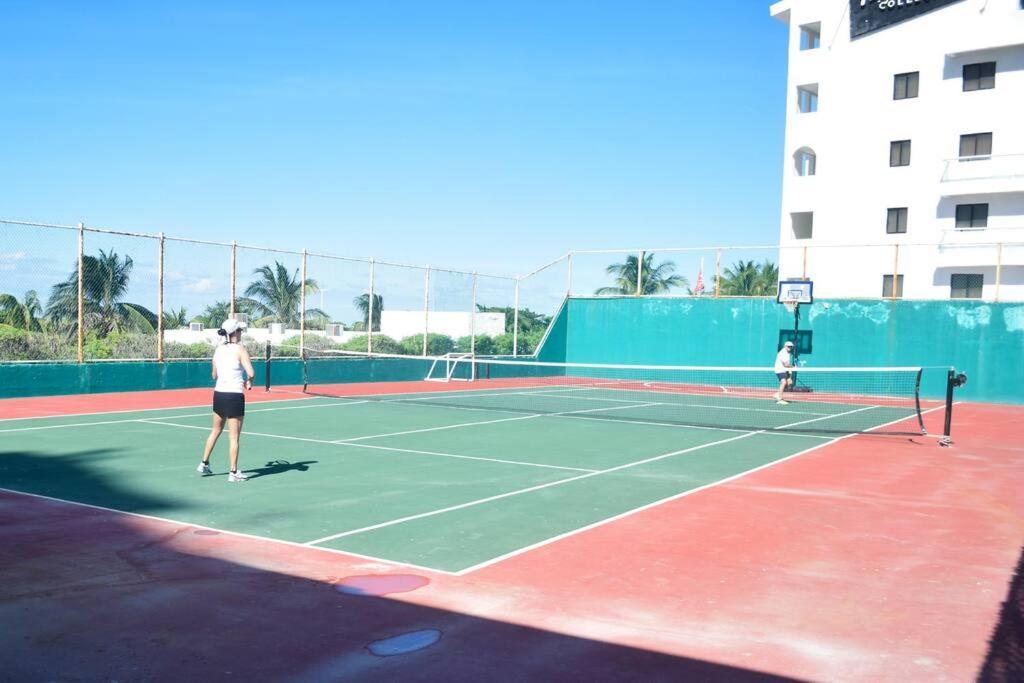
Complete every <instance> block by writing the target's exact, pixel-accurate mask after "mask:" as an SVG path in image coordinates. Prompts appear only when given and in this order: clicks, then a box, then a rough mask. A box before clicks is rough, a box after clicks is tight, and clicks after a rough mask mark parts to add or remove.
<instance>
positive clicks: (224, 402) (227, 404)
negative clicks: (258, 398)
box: [213, 391, 245, 420]
mask: <svg viewBox="0 0 1024 683" xmlns="http://www.w3.org/2000/svg"><path fill="white" fill-rule="evenodd" d="M213 412H215V413H217V415H219V416H221V417H222V418H224V419H225V420H228V419H230V418H233V417H245V394H236V393H233V392H230V391H215V392H213Z"/></svg>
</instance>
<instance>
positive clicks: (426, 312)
mask: <svg viewBox="0 0 1024 683" xmlns="http://www.w3.org/2000/svg"><path fill="white" fill-rule="evenodd" d="M425 273H426V274H425V275H424V276H423V355H424V357H426V355H427V335H429V334H430V266H427V269H426V271H425Z"/></svg>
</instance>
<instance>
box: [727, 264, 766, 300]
mask: <svg viewBox="0 0 1024 683" xmlns="http://www.w3.org/2000/svg"><path fill="white" fill-rule="evenodd" d="M778 281H779V269H778V267H777V266H776V265H775V264H774V263H772V262H771V261H768V260H765V262H764V263H762V264H760V265H758V264H756V263H754V262H753V261H737V262H736V263H734V264H733V265H732V267H731V268H726V269H725V271H723V273H722V282H721V292H722V294H725V295H726V296H769V295H771V294H773V293H775V289H776V287H777V283H778Z"/></svg>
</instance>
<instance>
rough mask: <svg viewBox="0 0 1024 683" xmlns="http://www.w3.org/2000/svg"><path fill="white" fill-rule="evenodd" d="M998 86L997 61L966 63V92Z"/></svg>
mask: <svg viewBox="0 0 1024 683" xmlns="http://www.w3.org/2000/svg"><path fill="white" fill-rule="evenodd" d="M994 87H996V63H995V62H981V63H980V64H964V92H970V91H972V90H991V89H992V88H994Z"/></svg>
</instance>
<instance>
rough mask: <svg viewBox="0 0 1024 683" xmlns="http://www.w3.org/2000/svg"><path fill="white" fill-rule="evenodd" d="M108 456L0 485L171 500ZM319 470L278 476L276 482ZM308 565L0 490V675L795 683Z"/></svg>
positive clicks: (140, 501)
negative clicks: (521, 620)
mask: <svg viewBox="0 0 1024 683" xmlns="http://www.w3.org/2000/svg"><path fill="white" fill-rule="evenodd" d="M98 457H112V454H111V453H110V452H107V451H83V452H80V453H77V454H75V455H74V456H73V457H68V458H43V457H33V456H32V455H30V454H27V453H3V454H0V463H2V464H0V483H2V484H3V485H4V486H7V487H17V488H26V489H27V488H29V486H28V484H32V487H31V488H33V489H42V488H44V482H46V481H48V482H50V483H51V484H52V485H51V486H50V488H48V489H47V490H48V491H49V493H48V494H47V495H59V494H60V493H61V492H69V491H72V490H78V491H80V492H81V491H82V490H83V489H85V488H88V489H89V490H91V491H93V492H95V494H94V495H92V496H90V498H93V499H95V498H96V497H97V496H99V497H102V496H107V497H110V498H111V500H108V501H106V502H107V504H108V505H113V504H116V505H117V506H118V507H122V508H126V509H133V510H135V511H138V512H150V513H155V512H160V511H163V510H168V509H172V508H173V507H174V505H173V503H171V502H170V501H166V500H160V499H158V498H147V497H140V496H133V494H131V493H130V492H128V491H124V490H123V489H121V488H120V487H119V486H118V485H117V483H116V482H113V481H106V480H104V479H103V477H101V476H99V475H97V474H96V473H95V472H90V470H89V468H88V466H87V465H86V463H85V462H84V461H86V460H87V459H90V458H98ZM309 464H312V463H311V462H297V463H287V467H285V466H284V465H278V464H271V465H269V466H268V467H269V468H270V469H271V470H272V471H273V472H274V473H279V472H280V471H292V470H294V469H296V468H297V467H299V466H301V467H306V466H307V465H309ZM281 468H283V469H281ZM82 497H83V496H81V495H79V498H82ZM98 504H102V503H98ZM268 548H269V549H270V550H269V552H268ZM309 557H310V556H309V555H308V551H306V550H303V549H294V548H289V547H285V546H271V545H269V544H267V543H264V542H259V541H252V540H249V539H240V538H237V537H233V536H230V535H226V534H220V533H218V532H216V531H213V530H209V529H196V528H194V527H189V526H181V525H176V524H171V523H163V522H157V521H152V520H145V519H139V518H132V517H128V516H124V515H119V514H116V513H111V512H106V511H103V510H96V509H90V508H84V507H81V506H76V505H71V504H66V503H61V502H57V501H50V500H44V499H39V498H32V497H28V496H23V495H19V494H14V493H6V492H0V671H4V672H5V674H4V677H5V678H9V679H10V680H207V681H217V680H234V681H239V680H275V681H276V680H288V681H337V680H360V681H366V680H380V681H384V680H388V681H392V680H447V681H466V680H482V679H486V680H490V681H506V680H529V679H538V680H581V681H582V680H586V681H602V680H687V679H688V680H702V681H763V680H778V681H781V680H787V679H782V678H778V677H773V676H768V675H765V674H761V673H757V672H753V671H749V670H745V669H740V668H733V667H729V666H722V665H718V664H714V663H710V662H704V661H698V660H691V659H685V658H680V657H673V656H669V655H665V654H661V653H657V652H652V651H648V650H643V649H638V648H633V647H626V646H621V645H617V644H613V643H607V642H602V641H598V640H590V639H586V638H579V637H573V636H567V635H563V634H559V633H554V632H550V631H545V630H541V629H537V628H531V627H526V626H520V625H515V624H510V623H506V622H502V621H497V620H491V619H486V618H480V617H475V616H469V615H466V614H461V613H457V612H452V611H446V610H443V609H436V608H429V607H423V606H419V605H415V604H410V603H408V602H403V601H399V600H394V599H389V598H387V597H367V596H359V595H349V594H344V593H342V592H340V591H339V590H337V586H336V585H334V583H335V582H336V581H337V578H338V577H337V576H327V575H324V576H323V578H322V580H313V579H310V578H300V577H296V576H293V575H289V574H288V573H286V569H287V568H288V567H289V566H292V563H293V562H294V563H295V564H296V565H301V564H302V562H303V560H304V559H308V558H309ZM225 558H230V559H225ZM259 565H262V566H259ZM306 566H310V567H320V568H327V571H332V572H335V573H336V574H338V575H342V576H343V575H344V572H346V571H350V570H351V567H352V563H351V562H349V561H347V560H343V559H342V558H340V557H339V558H338V560H337V562H336V563H335V562H334V561H333V560H330V559H328V560H326V561H325V559H324V556H323V555H322V554H318V555H317V562H316V563H309V562H306ZM267 567H274V568H278V569H279V571H277V570H270V569H267ZM419 578H420V579H422V581H421V583H427V582H429V577H419ZM417 589H418V588H417ZM417 631H428V632H432V631H436V632H439V633H440V640H438V641H437V642H436V643H434V644H432V645H429V646H427V647H425V648H423V649H419V650H416V651H414V652H411V653H407V654H400V655H395V656H380V655H377V654H374V653H373V652H371V650H370V649H369V646H370V644H371V643H376V642H379V641H382V640H385V639H389V638H392V637H394V636H398V635H402V634H407V633H410V632H417Z"/></svg>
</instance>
